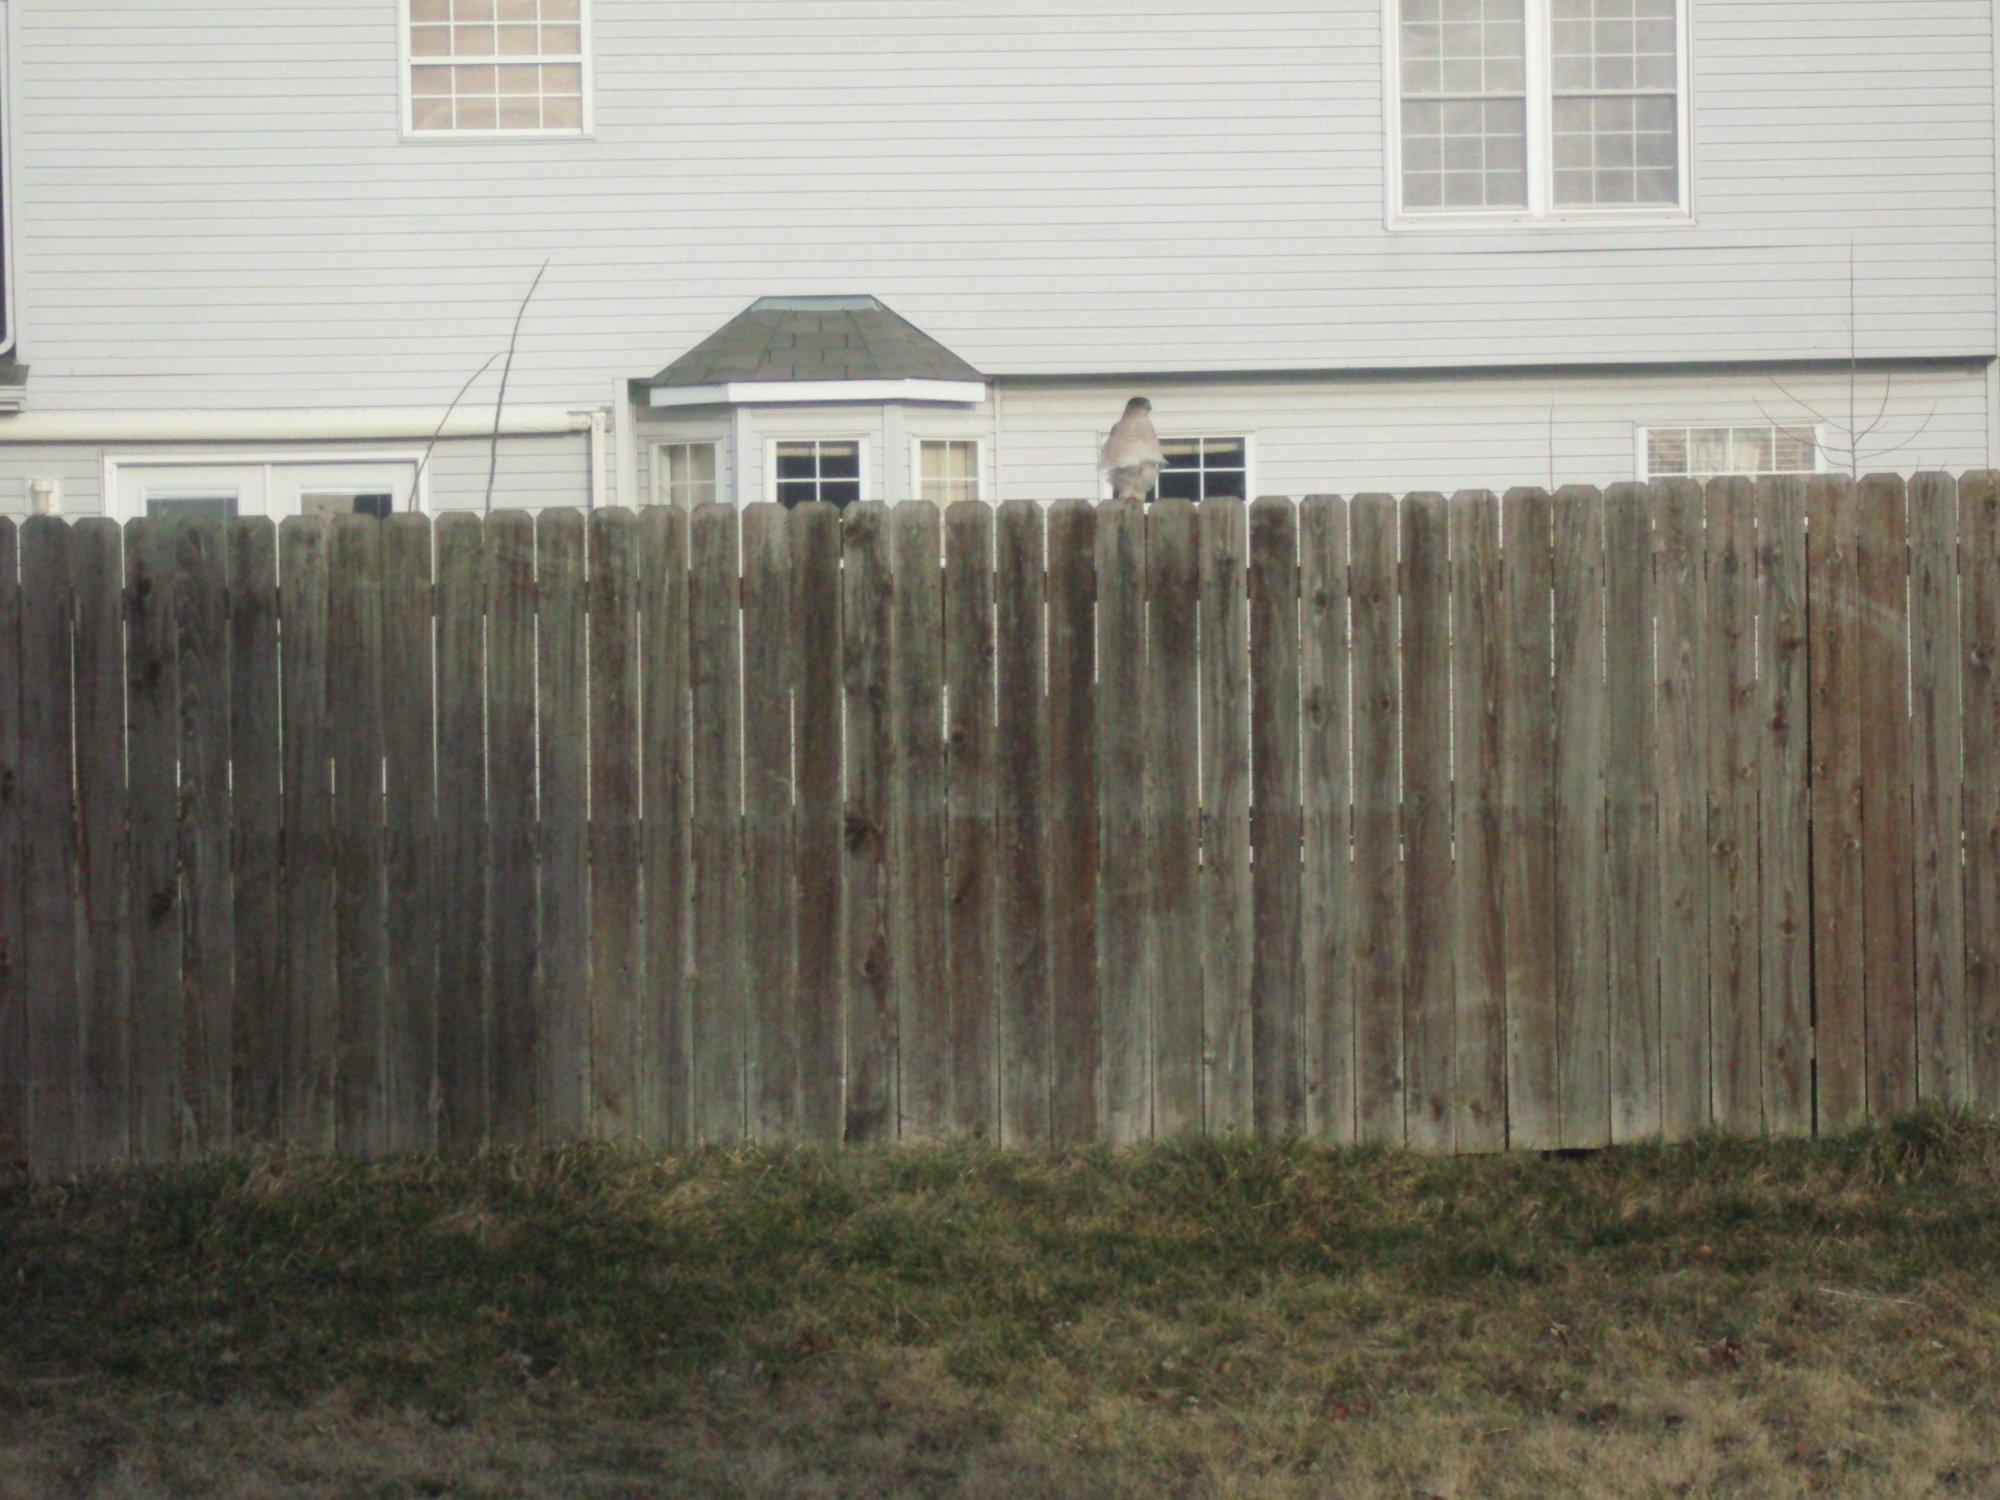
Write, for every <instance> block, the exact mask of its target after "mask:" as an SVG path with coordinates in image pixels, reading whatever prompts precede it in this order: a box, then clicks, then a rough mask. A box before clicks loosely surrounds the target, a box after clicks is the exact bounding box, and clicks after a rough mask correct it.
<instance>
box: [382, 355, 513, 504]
mask: <svg viewBox="0 0 2000 1500" xmlns="http://www.w3.org/2000/svg"><path fill="white" fill-rule="evenodd" d="M499 357H500V356H499V355H497V354H491V355H488V356H487V358H486V363H485V364H483V365H481V366H480V367H479V368H478V369H476V370H474V371H473V372H472V379H471V380H467V381H466V382H465V384H464V385H462V386H460V387H459V388H458V394H457V395H456V396H453V397H452V398H451V405H449V406H447V407H446V408H445V409H444V415H443V416H442V417H440V418H439V419H438V424H437V431H436V432H433V433H432V434H431V440H430V441H429V442H428V443H426V444H424V456H423V457H422V458H420V459H418V460H417V473H416V477H415V478H414V479H412V480H411V481H410V503H409V504H408V505H406V506H404V507H403V508H404V509H405V510H415V509H416V508H417V496H418V494H419V493H420V492H421V491H422V488H423V483H424V468H425V466H426V465H427V464H429V463H430V461H431V452H432V450H433V449H435V448H436V447H437V445H438V439H439V438H441V437H443V436H444V429H445V425H446V424H447V423H448V422H450V421H451V414H452V413H453V412H455V411H457V410H458V403H459V402H461V401H463V400H464V399H465V393H466V392H467V391H469V390H471V389H472V382H473V381H474V380H477V379H478V378H479V377H480V376H482V375H484V374H485V373H486V372H487V371H488V370H490V369H492V368H493V361H494V360H496V359H498V358H499Z"/></svg>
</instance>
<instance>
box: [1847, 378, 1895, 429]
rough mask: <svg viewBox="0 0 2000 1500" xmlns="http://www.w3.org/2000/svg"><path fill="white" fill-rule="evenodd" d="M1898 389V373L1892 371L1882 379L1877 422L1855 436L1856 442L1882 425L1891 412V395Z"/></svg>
mask: <svg viewBox="0 0 2000 1500" xmlns="http://www.w3.org/2000/svg"><path fill="white" fill-rule="evenodd" d="M1895 388H1896V372H1895V371H1893V370H1891V371H1889V372H1888V373H1887V374H1885V375H1884V376H1883V377H1882V404H1881V405H1880V406H1878V407H1876V408H1875V420H1874V421H1872V422H1870V423H1869V424H1868V425H1867V426H1866V427H1864V428H1862V429H1861V430H1860V431H1859V432H1857V433H1855V434H1854V441H1855V442H1857V443H1858V442H1860V441H1861V440H1862V439H1863V438H1865V437H1867V436H1868V435H1869V434H1870V433H1872V432H1873V431H1875V429H1876V428H1878V427H1880V426H1881V425H1882V418H1883V417H1884V416H1886V415H1887V414H1888V411H1889V393H1890V392H1891V391H1893V390H1895Z"/></svg>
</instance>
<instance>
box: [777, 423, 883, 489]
mask: <svg viewBox="0 0 2000 1500" xmlns="http://www.w3.org/2000/svg"><path fill="white" fill-rule="evenodd" d="M780 443H856V444H859V445H860V449H861V455H860V456H861V498H862V500H864V501H866V500H875V499H879V498H880V497H879V496H878V495H877V494H876V492H875V464H874V455H873V453H872V452H871V451H870V450H871V449H872V448H873V447H874V442H873V440H872V439H871V438H870V437H869V435H868V434H867V433H865V432H794V433H786V434H784V435H783V436H776V435H773V436H770V437H767V438H765V439H764V498H765V499H766V500H769V501H770V502H771V503H772V504H774V505H775V504H776V503H777V500H778V444H780Z"/></svg>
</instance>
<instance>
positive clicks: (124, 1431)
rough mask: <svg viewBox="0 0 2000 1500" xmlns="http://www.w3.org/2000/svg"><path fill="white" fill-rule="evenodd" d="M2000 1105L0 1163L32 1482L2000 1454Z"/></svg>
mask: <svg viewBox="0 0 2000 1500" xmlns="http://www.w3.org/2000/svg"><path fill="white" fill-rule="evenodd" d="M1996 1272H2000V1128H1996V1127H1994V1126H1991V1125H1982V1124H1975V1123H1973V1122H1970V1121H1967V1120H1964V1119H1961V1118H1956V1117H1945V1116H1928V1117H1925V1118H1922V1119H1919V1120H1914V1121H1906V1122H1901V1123H1899V1124H1897V1125H1895V1126H1892V1127H1889V1128H1886V1129H1883V1130H1881V1131H1878V1132H1874V1133H1870V1134H1867V1135H1864V1136H1859V1137H1855V1138H1852V1139H1848V1140H1843V1141H1837V1142H1829V1143H1821V1144H1818V1145H1810V1146H1808V1145H1801V1144H1746V1143H1729V1142H1722V1141H1709V1142H1703V1143H1700V1144H1698V1145H1696V1146H1693V1147H1686V1148H1677V1149H1639V1150H1632V1151H1622V1152H1614V1153H1606V1154H1604V1155H1601V1156H1595V1157H1589V1158H1585V1159H1577V1160H1553V1159H1552V1160H1520V1159H1507V1160H1480V1161H1456V1162H1450V1161H1447V1162H1438V1161H1421V1160H1416V1159H1412V1158H1407V1157H1402V1156H1397V1155H1390V1154H1383V1153H1341V1154H1328V1153H1323V1152H1318V1151H1314V1150H1311V1149H1308V1148H1304V1147H1277V1146H1271V1147H1261V1146H1230V1147H1219V1146H1208V1145H1196V1146H1188V1147H1182V1148H1166V1149H1160V1150H1155V1151H1149V1152H1143V1153H1119V1154H1112V1153H1102V1152H1092V1153H1081V1154H1075V1155H1068V1156H1059V1157H1049V1158H1038V1159H1019V1158H1009V1157H1003V1156H999V1155H997V1154H993V1153H989V1152H983V1151H977V1150H971V1149H958V1148H954V1149H947V1150H936V1151H919V1152H903V1153H892V1154H855V1155H849V1156H829V1155H823V1154H817V1153H807V1152H797V1153H741V1154H736V1155H722V1154H711V1155H704V1156H699V1157H694V1158H688V1159H677V1160H673V1161H667V1162H659V1161H647V1160H644V1159H641V1158H639V1157H637V1156H632V1155H621V1154H618V1153H614V1152H608V1151H603V1150H580V1151H572V1152H564V1153H559V1154H556V1155H552V1156H547V1157H540V1158H516V1157H495V1158H491V1159H487V1160H484V1161H481V1162H478V1163H474V1164H470V1165H462V1166H447V1165H443V1164H439V1163H435V1162H403V1163H392V1164H387V1165H383V1166H379V1167H372V1168H352V1167H341V1166H337V1165H333V1164H330V1163H324V1162H306V1161H290V1162H278V1163H267V1164H264V1165H261V1166H257V1167H250V1166H247V1165H244V1164H225V1165H218V1166H212V1167H204V1168H201V1169H194V1170H187V1171H181V1172H173V1173H151V1174H132V1175H127V1176H122V1177H118V1178H112V1179H107V1180H103V1181H98V1182H93V1183H88V1184H85V1185H82V1186H80V1187H73V1188H64V1189H55V1188H45V1189H37V1190H33V1191H28V1190H24V1189H15V1190H11V1191H9V1192H0V1327H4V1328H5V1329H6V1330H7V1334H6V1336H5V1339H4V1341H0V1495H3V1496H9V1497H11V1496H15V1495H20V1496H41V1495H51V1496H70V1495H78V1496H84V1495H88V1496H118V1497H139V1496H157V1495H174V1496H178V1495H204V1496H206V1495H216V1496H232V1495H244V1496H251V1495H273V1494H282V1495H303V1496H327V1497H336V1496H337V1497H348V1496H354V1497H360V1496H369V1497H376V1496H382V1497H400V1496H412V1497H414V1496H425V1495H452V1496H461V1495H462V1496H490V1497H543V1496H638V1495H749V1496H773V1497H778V1496H783V1497H793V1496H799V1497H809V1496H849V1495H874V1494H909V1495H952V1496H1018V1495H1048V1496H1065V1497H1067V1496H1128V1495H1129V1496H1154V1495H1190V1496H1218V1497H1220V1496H1244V1497H1252V1496H1255V1497H1263V1496H1270V1497H1281V1496H1284V1497H1289V1496H1307V1495H1312V1496H1320V1495H1339V1496H1357V1497H1372V1496H1383V1497H1392V1496H1393V1497H1396V1500H1412V1497H1417V1496H1440V1497H1452V1500H1460V1497H1473V1496H1482V1497H1483V1496H1501V1497H1505V1496H1535V1497H1544V1496H1555V1495H1580V1496H1683V1495H1685V1496H1711V1495H1744V1496H1758V1497H1765V1496H1772V1497H1783V1496H1794V1495H1797V1496H1805V1495H1840V1496H1917V1495H1948V1496H1981V1495H2000V1276H1996Z"/></svg>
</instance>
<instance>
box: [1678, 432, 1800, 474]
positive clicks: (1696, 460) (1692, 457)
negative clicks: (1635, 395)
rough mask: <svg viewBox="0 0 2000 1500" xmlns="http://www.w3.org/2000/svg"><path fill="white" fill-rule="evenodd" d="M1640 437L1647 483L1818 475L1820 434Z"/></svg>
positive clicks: (1784, 433)
mask: <svg viewBox="0 0 2000 1500" xmlns="http://www.w3.org/2000/svg"><path fill="white" fill-rule="evenodd" d="M1644 438H1645V453H1646V477H1647V478H1648V479H1673V478H1680V477H1686V478H1690V479H1713V478H1715V477H1716V476H1717V475H1719V474H1753V475H1757V474H1815V473H1818V472H1819V454H1820V446H1819V435H1818V433H1817V432H1815V431H1814V430H1813V429H1812V428H1811V427H1780V426H1777V425H1775V424H1773V423H1768V422H1767V423H1759V424H1756V425H1753V426H1749V427H1649V428H1647V429H1646V431H1645V433H1644Z"/></svg>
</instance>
